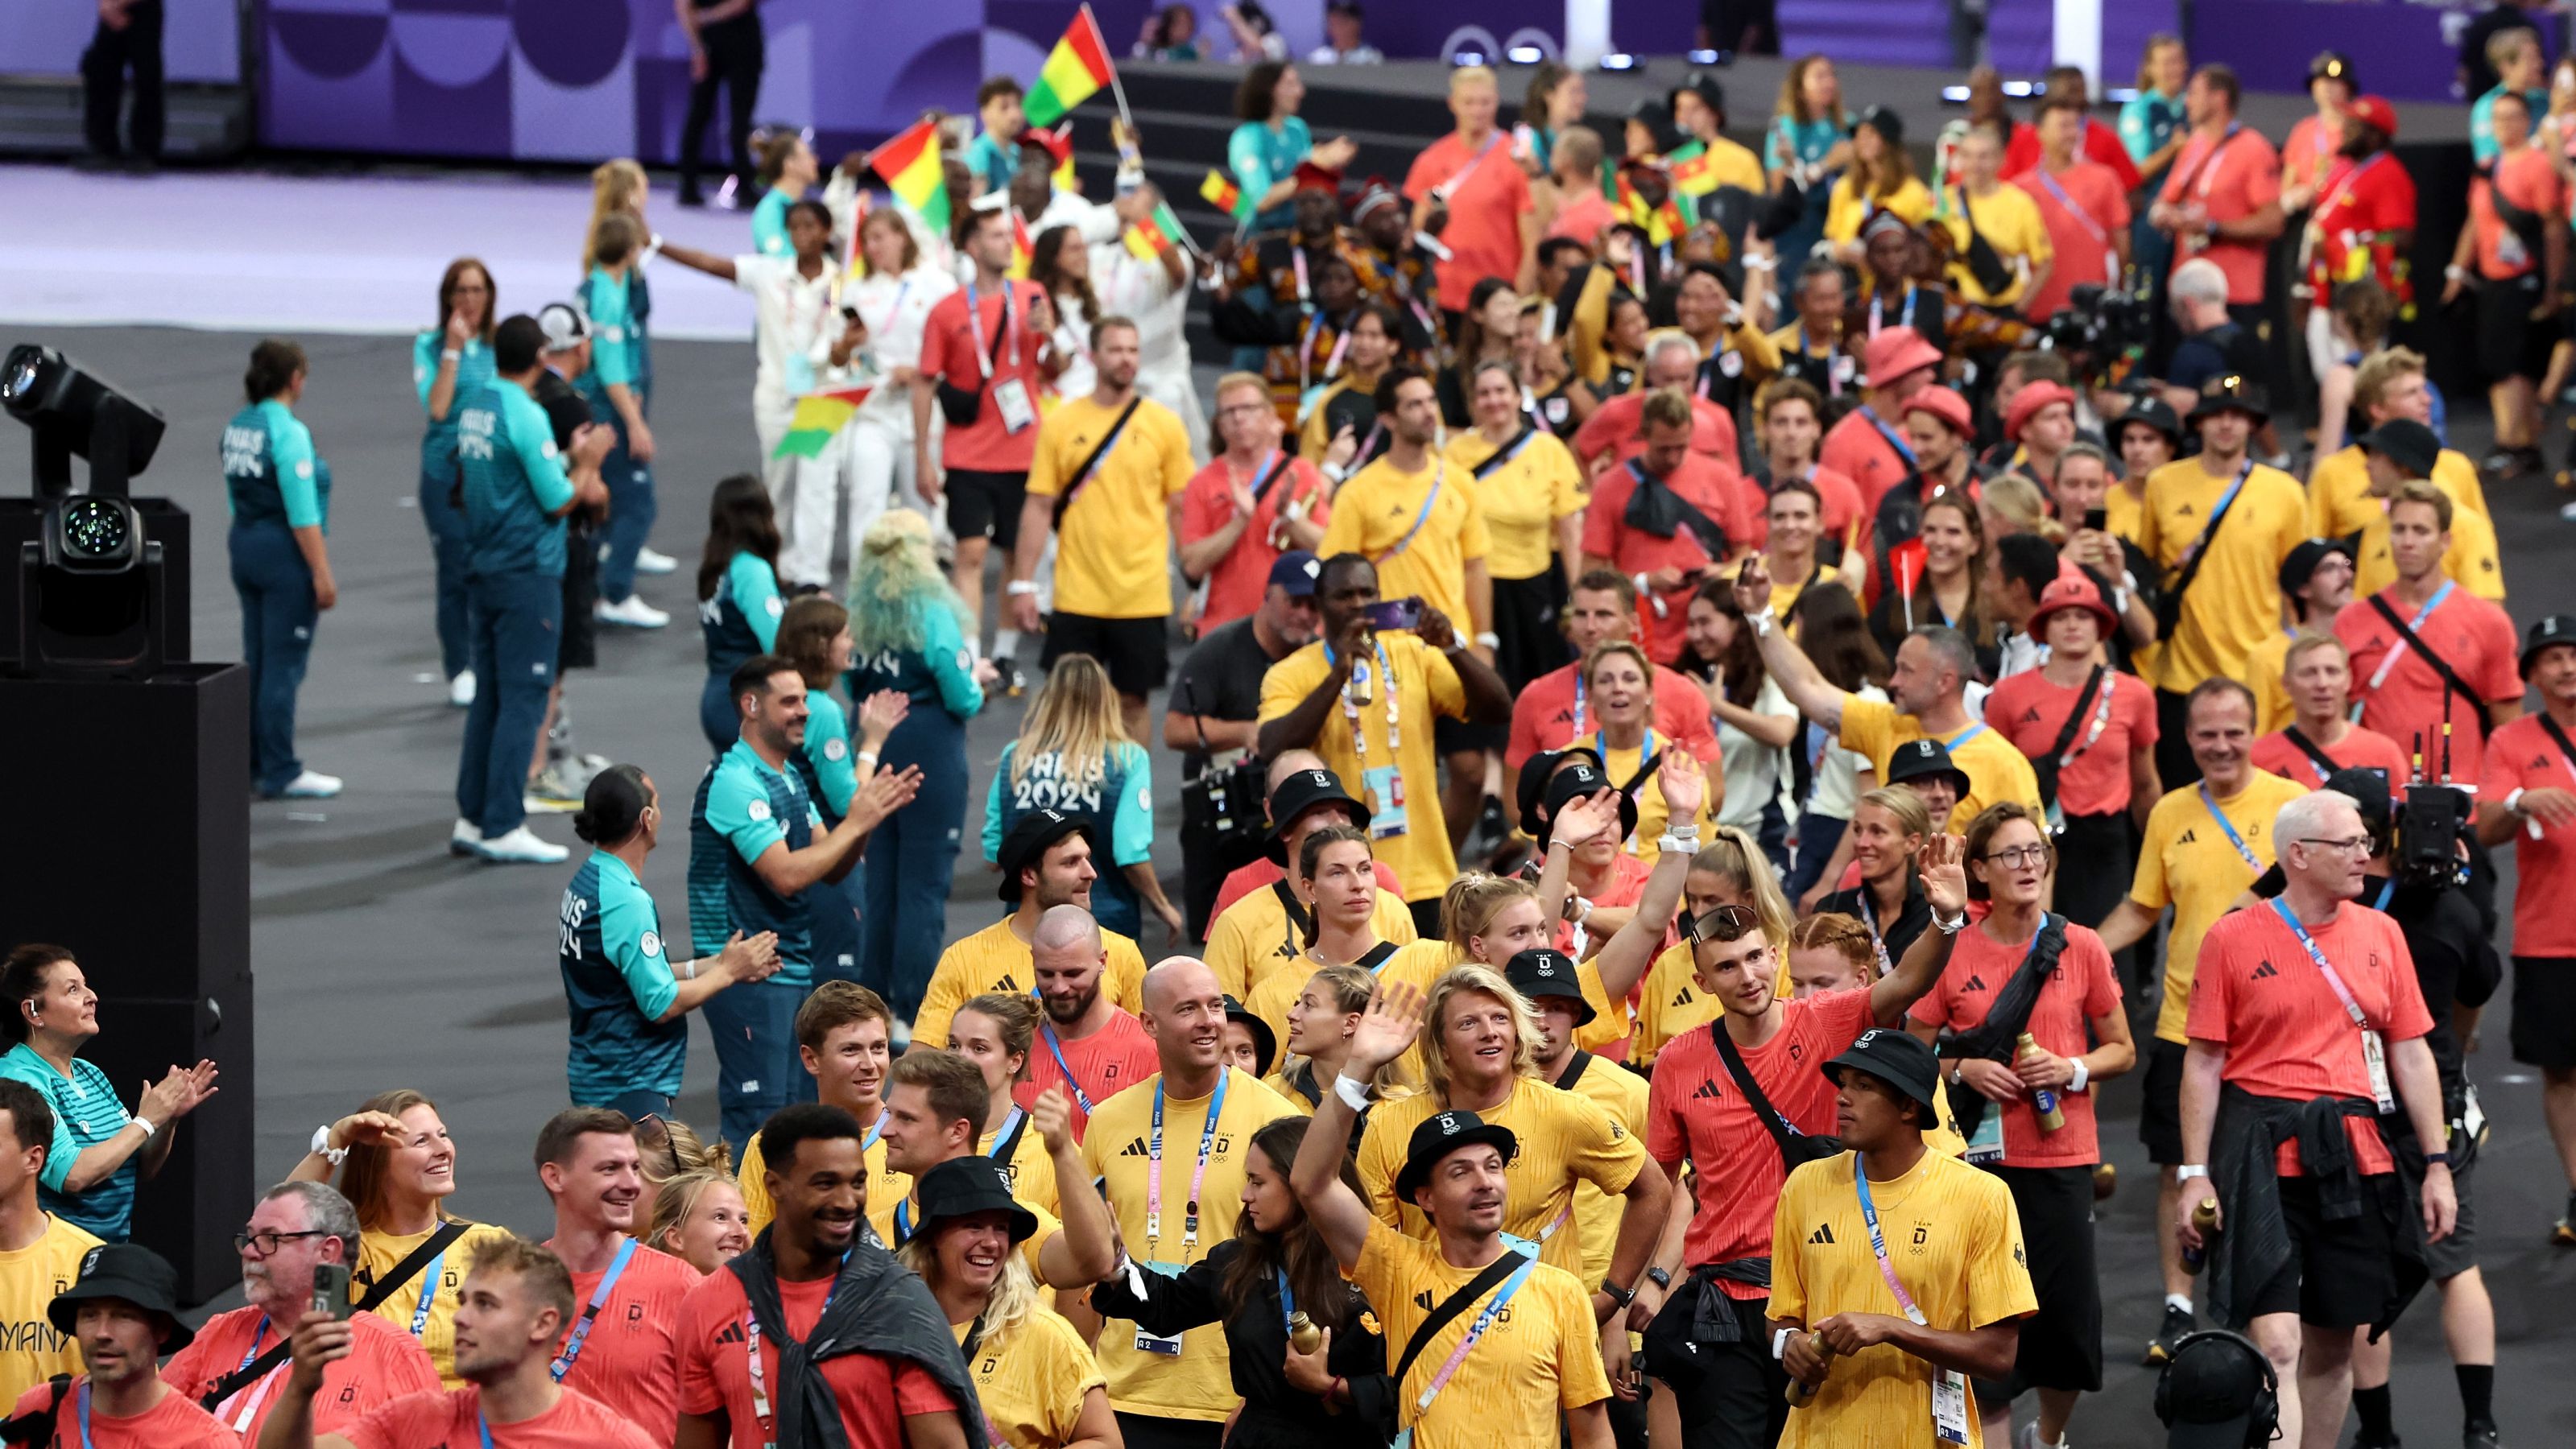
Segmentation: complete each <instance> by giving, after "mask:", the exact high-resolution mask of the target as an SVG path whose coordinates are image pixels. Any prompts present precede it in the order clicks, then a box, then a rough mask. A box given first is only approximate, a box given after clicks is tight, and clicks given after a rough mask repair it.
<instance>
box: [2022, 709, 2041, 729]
mask: <svg viewBox="0 0 2576 1449" xmlns="http://www.w3.org/2000/svg"><path fill="white" fill-rule="evenodd" d="M2021 722H2022V723H2023V724H2037V723H2039V706H2038V705H2032V706H2031V707H2030V708H2028V709H2026V710H2023V711H2022V712H2021Z"/></svg>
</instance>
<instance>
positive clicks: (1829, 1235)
mask: <svg viewBox="0 0 2576 1449" xmlns="http://www.w3.org/2000/svg"><path fill="white" fill-rule="evenodd" d="M1807 1241H1808V1242H1810V1243H1820V1244H1822V1245H1824V1246H1826V1247H1828V1248H1830V1247H1832V1246H1833V1243H1834V1227H1833V1224H1831V1223H1818V1224H1817V1225H1816V1230H1815V1231H1814V1232H1812V1233H1809V1234H1808V1235H1807Z"/></svg>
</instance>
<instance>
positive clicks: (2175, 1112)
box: [2138, 1037, 2183, 1167]
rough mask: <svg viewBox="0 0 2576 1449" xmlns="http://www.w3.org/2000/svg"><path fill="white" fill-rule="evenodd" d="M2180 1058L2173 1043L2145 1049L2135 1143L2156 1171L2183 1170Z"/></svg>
mask: <svg viewBox="0 0 2576 1449" xmlns="http://www.w3.org/2000/svg"><path fill="white" fill-rule="evenodd" d="M2182 1057H2183V1049H2182V1047H2181V1046H2179V1045H2177V1044H2176V1043H2173V1042H2169V1041H2166V1040H2165V1039H2164V1038H2163V1037H2157V1038H2156V1039H2155V1040H2154V1041H2152V1042H2150V1043H2148V1045H2147V1080H2146V1089H2147V1090H2146V1100H2145V1101H2143V1102H2140V1103H2139V1104H2138V1140H2139V1141H2140V1142H2143V1143H2145V1144H2147V1160H2148V1161H2149V1162H2152V1163H2154V1164H2156V1165H2157V1166H2158V1167H2180V1166H2182Z"/></svg>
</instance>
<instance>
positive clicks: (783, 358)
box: [733, 256, 918, 403]
mask: <svg viewBox="0 0 2576 1449" xmlns="http://www.w3.org/2000/svg"><path fill="white" fill-rule="evenodd" d="M834 277H835V269H834V267H833V265H832V263H831V262H830V261H829V260H826V261H825V262H824V263H823V266H822V269H821V270H820V271H819V272H817V273H816V274H815V276H814V277H813V279H812V280H810V281H809V280H807V279H806V277H805V276H804V275H803V274H802V273H800V272H798V271H797V270H796V259H795V258H794V257H760V256H739V257H736V258H734V259H733V284H734V285H735V286H737V287H739V288H741V289H742V290H744V291H746V292H749V293H750V294H751V301H752V306H753V309H754V316H755V317H756V318H757V319H758V320H757V322H756V324H755V326H754V329H753V334H752V341H753V345H754V346H755V347H756V348H757V349H758V351H759V354H760V370H759V372H758V373H757V374H756V375H755V376H754V377H753V379H752V384H751V390H752V393H753V394H754V395H755V396H761V397H765V398H767V399H768V400H769V401H771V402H773V403H774V402H777V401H780V400H783V399H785V398H789V397H793V396H794V395H796V394H797V393H801V392H811V391H812V390H813V388H814V361H813V358H814V340H815V337H816V336H817V335H818V334H819V333H820V332H821V331H822V329H823V325H824V323H825V321H826V320H827V319H829V318H830V317H831V316H832V283H833V280H834ZM916 355H918V354H917V353H916Z"/></svg>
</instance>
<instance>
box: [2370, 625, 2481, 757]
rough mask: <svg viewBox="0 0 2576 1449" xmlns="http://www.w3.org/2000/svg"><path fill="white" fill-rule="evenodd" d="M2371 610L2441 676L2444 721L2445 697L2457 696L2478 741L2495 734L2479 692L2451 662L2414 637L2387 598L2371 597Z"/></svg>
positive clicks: (2429, 744)
mask: <svg viewBox="0 0 2576 1449" xmlns="http://www.w3.org/2000/svg"><path fill="white" fill-rule="evenodd" d="M2370 607H2372V608H2374V609H2377V610H2378V611H2379V617H2381V618H2383V619H2386V620H2387V621H2388V627H2390V628H2392V629H2394V630H2396V631H2397V636H2398V637H2399V638H2401V639H2404V640H2405V641H2406V643H2407V645H2408V647H2410V648H2412V649H2413V650H2414V651H2415V652H2416V653H2417V654H2419V655H2421V656H2423V660H2424V662H2425V663H2427V664H2430V665H2432V666H2433V672H2434V673H2435V674H2438V675H2440V676H2442V688H2443V689H2444V690H2445V691H2446V695H2445V698H2444V699H2443V701H2442V706H2443V710H2442V713H2443V717H2444V718H2445V719H2447V718H2449V717H2450V700H2449V698H2448V697H2447V696H2448V694H2450V693H2456V694H2457V695H2459V696H2460V698H2462V699H2464V700H2467V701H2468V702H2469V714H2470V716H2471V717H2472V718H2474V719H2476V720H2477V722H2478V738H2479V739H2480V740H2484V739H2485V738H2486V737H2487V736H2488V735H2490V734H2492V733H2494V732H2495V725H2494V723H2493V721H2491V720H2490V719H2489V718H2488V717H2487V707H2486V701H2484V700H2482V699H2480V698H2478V692H2477V691H2476V690H2474V689H2471V688H2469V683H2468V681H2467V680H2465V679H2462V678H2461V677H2460V672H2459V671H2458V670H2456V669H2453V668H2452V667H2451V661H2449V660H2447V659H2445V658H2443V657H2442V656H2441V655H2439V654H2436V653H2434V652H2433V646H2431V645H2429V644H2427V643H2425V642H2424V636H2423V635H2421V634H2418V633H2416V632H2415V629H2414V626H2413V625H2410V624H2408V623H2407V622H2406V621H2405V620H2403V619H2401V618H2398V617H2397V611H2396V610H2395V609H2392V608H2390V607H2388V596H2387V595H2386V594H2384V593H2382V594H2373V595H2371V596H2370ZM2399 743H2400V744H2403V743H2405V742H2404V741H2402V740H2401V741H2399ZM2434 743H2435V742H2434V741H2432V740H2426V741H2425V742H2424V744H2425V746H2426V753H2427V754H2428V755H2429V754H2430V753H2431V747H2432V746H2433V744H2434Z"/></svg>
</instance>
